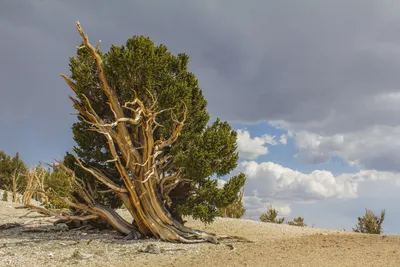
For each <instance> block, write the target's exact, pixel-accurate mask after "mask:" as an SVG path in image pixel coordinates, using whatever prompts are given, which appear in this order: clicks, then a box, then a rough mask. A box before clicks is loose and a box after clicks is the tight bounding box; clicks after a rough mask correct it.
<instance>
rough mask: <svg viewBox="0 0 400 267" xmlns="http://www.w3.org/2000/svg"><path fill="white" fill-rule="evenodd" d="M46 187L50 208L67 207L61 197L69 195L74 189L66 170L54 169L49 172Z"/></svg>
mask: <svg viewBox="0 0 400 267" xmlns="http://www.w3.org/2000/svg"><path fill="white" fill-rule="evenodd" d="M44 188H45V191H46V196H47V197H48V198H49V204H48V208H56V209H61V208H67V207H68V205H66V203H65V202H64V200H62V199H60V197H67V196H69V195H70V194H71V193H72V191H73V187H72V183H71V178H70V176H69V175H67V174H66V173H65V172H64V171H62V170H60V169H55V170H54V171H52V172H50V171H48V173H47V174H46V176H45V180H44Z"/></svg>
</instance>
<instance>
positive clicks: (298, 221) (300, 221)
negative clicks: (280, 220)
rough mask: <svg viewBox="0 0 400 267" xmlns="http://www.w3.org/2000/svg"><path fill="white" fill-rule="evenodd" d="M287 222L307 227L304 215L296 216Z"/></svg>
mask: <svg viewBox="0 0 400 267" xmlns="http://www.w3.org/2000/svg"><path fill="white" fill-rule="evenodd" d="M287 224H289V225H292V226H300V227H307V224H305V223H304V218H303V217H297V218H294V219H293V221H288V222H287Z"/></svg>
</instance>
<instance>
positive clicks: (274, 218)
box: [260, 205, 285, 224]
mask: <svg viewBox="0 0 400 267" xmlns="http://www.w3.org/2000/svg"><path fill="white" fill-rule="evenodd" d="M284 220H285V218H283V217H282V218H279V219H278V211H277V210H276V209H275V208H273V207H272V206H271V205H270V206H269V207H268V209H267V212H266V213H263V214H261V216H260V221H262V222H268V223H277V224H281V223H283V221H284Z"/></svg>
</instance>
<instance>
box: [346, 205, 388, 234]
mask: <svg viewBox="0 0 400 267" xmlns="http://www.w3.org/2000/svg"><path fill="white" fill-rule="evenodd" d="M384 220H385V210H382V211H381V216H380V217H379V218H378V216H377V215H376V214H375V213H373V212H372V211H371V210H369V209H365V215H364V217H358V224H356V226H355V228H353V231H354V232H356V233H364V234H378V235H379V234H381V233H382V223H383V221H384Z"/></svg>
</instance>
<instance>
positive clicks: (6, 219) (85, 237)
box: [0, 201, 400, 267]
mask: <svg viewBox="0 0 400 267" xmlns="http://www.w3.org/2000/svg"><path fill="white" fill-rule="evenodd" d="M15 206H19V204H14V203H10V202H4V201H0V266H18V267H20V266H21V267H22V266H41V267H44V266H87V267H89V266H96V267H97V266H116V267H118V266H318V267H321V266H380V267H382V266H400V237H398V236H387V235H380V236H379V235H364V234H355V233H347V232H342V231H329V230H322V229H312V228H301V227H295V226H288V225H276V224H268V223H261V222H256V221H250V220H241V219H240V220H239V219H224V218H218V219H217V220H216V221H215V222H214V223H213V224H211V225H207V226H205V225H204V224H202V223H201V222H198V221H194V220H189V221H188V223H187V225H188V226H190V227H194V228H196V229H201V230H204V231H208V232H212V233H216V234H218V235H220V236H224V235H231V236H240V237H245V238H247V239H248V240H250V241H252V242H238V241H237V240H236V241H235V240H230V241H228V240H225V241H223V242H222V243H221V244H219V245H213V244H195V245H184V244H171V243H165V242H160V241H157V240H152V239H147V240H140V241H134V240H129V241H127V240H123V239H121V237H120V236H119V234H118V233H116V232H114V231H110V230H103V231H98V230H95V229H92V230H89V229H74V230H69V231H68V230H67V227H66V225H63V224H61V225H57V226H54V225H53V224H52V221H51V219H50V218H46V217H44V216H42V215H39V214H37V213H30V214H27V213H28V212H27V211H26V210H21V209H15V208H14V207H15ZM121 212H122V213H123V211H121ZM13 224H14V225H13ZM7 228H8V229H7Z"/></svg>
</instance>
